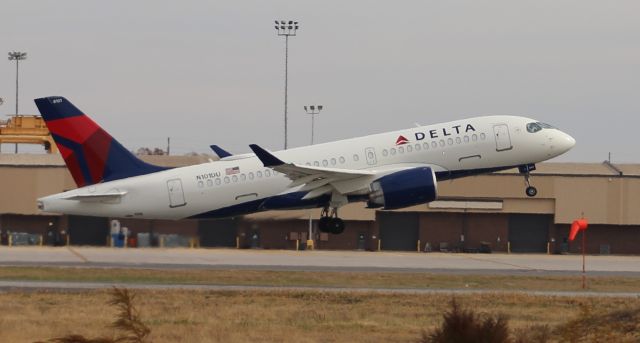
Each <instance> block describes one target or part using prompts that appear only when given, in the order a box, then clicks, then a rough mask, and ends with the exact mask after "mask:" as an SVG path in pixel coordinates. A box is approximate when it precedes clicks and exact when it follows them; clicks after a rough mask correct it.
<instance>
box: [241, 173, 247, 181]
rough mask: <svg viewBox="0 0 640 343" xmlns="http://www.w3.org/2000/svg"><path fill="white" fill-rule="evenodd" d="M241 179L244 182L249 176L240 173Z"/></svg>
mask: <svg viewBox="0 0 640 343" xmlns="http://www.w3.org/2000/svg"><path fill="white" fill-rule="evenodd" d="M240 181H242V182H244V181H247V176H246V175H244V173H242V174H240Z"/></svg>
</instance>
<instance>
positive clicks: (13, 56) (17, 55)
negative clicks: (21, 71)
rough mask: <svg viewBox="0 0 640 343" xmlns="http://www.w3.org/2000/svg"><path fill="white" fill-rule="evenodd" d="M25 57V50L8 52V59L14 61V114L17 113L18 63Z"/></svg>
mask: <svg viewBox="0 0 640 343" xmlns="http://www.w3.org/2000/svg"><path fill="white" fill-rule="evenodd" d="M26 59H27V53H26V52H19V51H12V52H9V61H16V115H18V65H19V62H20V61H22V60H26Z"/></svg>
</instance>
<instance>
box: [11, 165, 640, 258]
mask: <svg viewBox="0 0 640 343" xmlns="http://www.w3.org/2000/svg"><path fill="white" fill-rule="evenodd" d="M144 159H145V160H147V161H148V162H151V163H154V164H158V165H165V166H183V165H189V164H195V163H202V162H206V161H207V160H208V159H209V157H207V156H145V157H144ZM532 183H533V184H534V185H535V186H536V187H537V188H538V191H539V193H538V195H537V196H536V197H535V198H529V197H527V196H526V195H525V193H524V189H525V186H524V178H523V176H522V175H520V174H518V172H517V170H509V171H505V172H500V173H494V174H487V175H480V176H473V177H468V178H462V179H457V180H451V181H444V182H441V183H439V184H438V193H439V199H438V200H437V201H435V202H432V203H429V204H424V205H419V206H413V207H410V208H406V209H402V210H396V211H380V210H371V209H365V208H364V204H350V205H348V206H346V207H344V208H342V209H341V210H340V216H341V217H342V218H343V219H345V220H346V221H347V229H346V230H345V232H344V233H343V234H341V235H331V234H316V237H314V238H315V239H316V248H319V249H362V250H377V249H382V250H405V251H415V250H420V251H465V252H477V251H486V250H492V251H503V252H506V251H511V252H514V253H517V252H540V253H546V252H550V253H562V252H573V253H575V252H579V251H580V244H569V242H567V241H566V239H567V236H568V231H569V227H570V224H571V223H572V221H573V220H575V219H577V218H580V217H582V216H584V217H585V218H587V219H588V220H589V222H590V226H589V229H588V237H589V239H588V242H587V252H588V253H591V254H640V211H638V209H639V208H640V165H635V164H634V165H631V164H626V165H614V164H611V163H608V162H605V163H542V164H539V165H538V170H536V171H535V172H533V173H532ZM0 187H2V188H1V189H2V190H3V191H2V194H3V195H2V196H0V230H2V232H3V233H6V232H26V233H31V234H37V235H43V236H45V237H51V234H52V233H56V234H58V233H64V234H65V235H66V234H68V235H69V242H70V243H71V244H78V245H106V244H107V243H108V240H109V237H110V226H111V224H112V222H111V221H112V220H114V219H115V220H118V222H119V225H121V226H122V227H127V228H128V230H129V231H130V232H131V233H132V236H135V235H137V234H148V237H151V238H150V244H152V245H155V244H161V242H160V241H161V240H162V239H163V238H160V239H159V238H158V237H164V236H167V237H168V236H171V235H174V236H175V235H179V236H185V237H192V238H198V240H199V243H200V245H201V246H208V247H214V246H228V247H235V246H236V245H239V246H240V247H245V248H250V247H256V248H266V249H295V248H296V247H297V246H299V245H300V243H301V242H302V243H304V242H305V241H306V240H307V235H308V234H307V232H308V227H309V219H310V217H311V219H312V220H317V219H318V217H319V214H320V210H319V209H313V210H292V211H279V212H263V213H256V214H251V215H247V216H243V217H238V218H228V219H219V220H181V221H166V220H139V219H122V218H94V217H82V216H60V215H56V214H43V213H40V212H39V211H38V210H37V207H36V201H35V199H36V198H38V197H40V196H43V195H47V194H52V193H57V192H60V191H63V190H67V189H71V188H75V184H74V183H73V180H72V178H71V176H70V174H69V172H68V171H67V169H66V167H65V166H64V163H63V161H62V159H61V158H60V156H59V155H56V154H49V155H44V154H43V155H28V154H22V155H10V154H0ZM141 237H142V236H141ZM47 241H48V239H45V242H47Z"/></svg>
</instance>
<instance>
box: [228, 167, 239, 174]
mask: <svg viewBox="0 0 640 343" xmlns="http://www.w3.org/2000/svg"><path fill="white" fill-rule="evenodd" d="M225 171H226V174H227V175H233V174H238V173H239V172H240V167H233V168H227V169H226V170H225Z"/></svg>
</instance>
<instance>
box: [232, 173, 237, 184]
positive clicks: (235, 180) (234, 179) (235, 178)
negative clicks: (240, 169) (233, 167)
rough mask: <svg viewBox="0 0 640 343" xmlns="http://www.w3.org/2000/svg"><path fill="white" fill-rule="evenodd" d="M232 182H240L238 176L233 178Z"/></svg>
mask: <svg viewBox="0 0 640 343" xmlns="http://www.w3.org/2000/svg"><path fill="white" fill-rule="evenodd" d="M231 180H233V183H236V182H238V176H237V175H234V176H232V177H231Z"/></svg>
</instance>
